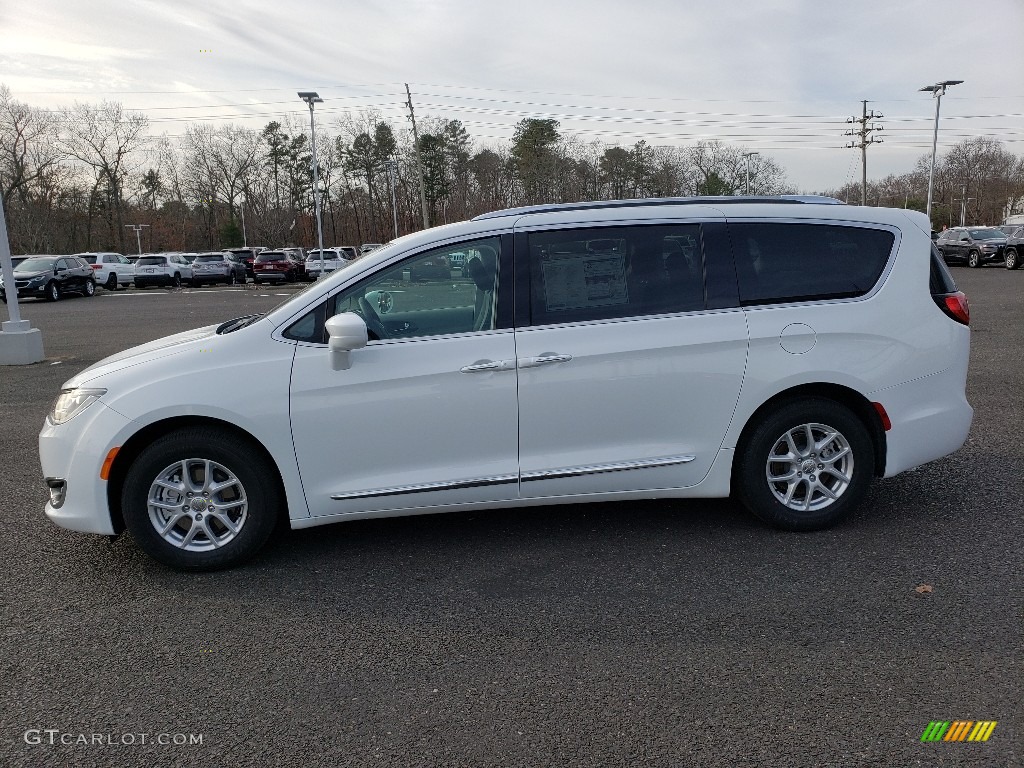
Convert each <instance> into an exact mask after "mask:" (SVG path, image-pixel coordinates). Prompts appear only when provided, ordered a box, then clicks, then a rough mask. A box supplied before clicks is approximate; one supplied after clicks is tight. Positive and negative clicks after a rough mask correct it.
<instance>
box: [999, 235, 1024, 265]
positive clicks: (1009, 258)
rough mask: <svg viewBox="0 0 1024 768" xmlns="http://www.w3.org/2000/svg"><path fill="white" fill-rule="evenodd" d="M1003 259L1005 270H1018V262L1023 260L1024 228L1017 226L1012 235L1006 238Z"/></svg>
mask: <svg viewBox="0 0 1024 768" xmlns="http://www.w3.org/2000/svg"><path fill="white" fill-rule="evenodd" d="M1003 259H1004V263H1005V264H1006V268H1007V269H1020V262H1021V260H1024V227H1022V226H1018V227H1017V229H1016V230H1014V232H1013V234H1012V235H1010V236H1009V237H1008V238H1006V247H1005V248H1004V249H1003Z"/></svg>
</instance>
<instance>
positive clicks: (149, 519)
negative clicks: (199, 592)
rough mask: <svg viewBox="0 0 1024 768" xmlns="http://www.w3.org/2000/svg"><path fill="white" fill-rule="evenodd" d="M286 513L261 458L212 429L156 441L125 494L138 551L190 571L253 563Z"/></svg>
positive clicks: (137, 463) (270, 472)
mask: <svg viewBox="0 0 1024 768" xmlns="http://www.w3.org/2000/svg"><path fill="white" fill-rule="evenodd" d="M281 507H282V501H281V491H280V488H279V484H278V480H277V473H276V471H275V470H274V468H273V467H272V466H271V465H270V463H269V462H268V461H267V460H266V459H264V458H263V456H262V454H261V452H259V451H254V450H253V446H252V445H250V444H248V443H247V442H246V441H240V440H238V439H237V438H236V437H235V436H233V435H231V434H229V433H227V432H225V431H222V430H219V429H216V428H212V427H189V428H186V429H179V430H176V431H174V432H171V433H169V434H167V435H164V436H163V437H161V438H158V439H157V440H155V441H154V442H153V443H152V444H151V445H149V447H147V448H146V449H145V450H143V452H142V453H141V454H139V456H138V458H136V459H135V461H134V462H133V463H132V465H131V467H130V468H129V470H128V475H127V476H126V478H125V482H124V486H123V487H122V491H121V508H122V511H123V514H124V519H125V524H126V525H127V527H128V530H129V531H130V532H131V534H132V537H133V538H134V539H135V541H136V543H137V544H138V545H139V547H140V548H141V549H142V550H143V551H144V552H146V554H148V555H150V556H151V557H152V558H153V559H155V560H158V561H159V562H161V563H163V564H165V565H169V566H171V567H172V568H177V569H179V570H186V571H206V570H215V569H218V568H227V567H230V566H234V565H238V564H240V563H242V562H244V561H246V560H248V559H249V558H251V557H252V556H253V555H255V554H256V553H257V552H258V551H259V550H260V548H262V547H263V545H264V544H265V543H266V541H267V539H268V538H269V537H270V534H271V533H272V532H273V530H274V527H275V525H276V523H277V516H278V513H279V511H280V510H281Z"/></svg>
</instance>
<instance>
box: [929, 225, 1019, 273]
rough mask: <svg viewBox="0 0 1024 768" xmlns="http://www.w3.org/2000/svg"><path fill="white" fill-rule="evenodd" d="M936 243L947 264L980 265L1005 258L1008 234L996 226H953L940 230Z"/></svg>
mask: <svg viewBox="0 0 1024 768" xmlns="http://www.w3.org/2000/svg"><path fill="white" fill-rule="evenodd" d="M935 244H936V246H938V248H939V252H940V253H941V254H942V258H943V259H945V260H946V263H947V264H950V263H954V264H961V263H962V264H966V265H967V266H969V267H980V266H981V265H982V264H987V263H988V262H990V261H1002V260H1003V247H1004V246H1005V245H1006V235H1004V234H1003V233H1002V232H1000V231H999V230H998V229H995V228H994V227H953V228H951V229H947V230H945V231H943V232H940V233H939V239H938V240H937V241H936V242H935Z"/></svg>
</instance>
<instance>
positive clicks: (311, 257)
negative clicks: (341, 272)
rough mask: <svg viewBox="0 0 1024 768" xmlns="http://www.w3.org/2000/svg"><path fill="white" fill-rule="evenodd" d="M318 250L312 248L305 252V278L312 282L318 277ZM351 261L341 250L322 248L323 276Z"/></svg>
mask: <svg viewBox="0 0 1024 768" xmlns="http://www.w3.org/2000/svg"><path fill="white" fill-rule="evenodd" d="M320 258H321V257H320V250H319V249H317V248H313V249H312V250H310V251H307V252H306V276H307V277H309V278H310V279H312V280H316V279H317V278H319V277H320ZM351 260H352V259H351V258H350V257H349V255H348V254H347V253H346V252H344V251H343V250H342V249H341V248H324V251H323V268H324V274H325V275H327V274H330V273H331V272H333V271H334V270H336V269H339V268H341V267H343V266H345V265H346V264H348V263H349V261H351Z"/></svg>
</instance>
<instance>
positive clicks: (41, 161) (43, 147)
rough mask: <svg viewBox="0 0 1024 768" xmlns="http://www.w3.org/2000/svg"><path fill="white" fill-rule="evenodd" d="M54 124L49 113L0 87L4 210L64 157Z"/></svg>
mask: <svg viewBox="0 0 1024 768" xmlns="http://www.w3.org/2000/svg"><path fill="white" fill-rule="evenodd" d="M56 138H57V123H56V121H55V120H54V119H53V117H52V115H51V113H49V112H45V111H43V110H41V109H37V108H35V107H31V106H29V105H28V104H25V103H23V102H20V101H16V100H15V99H13V98H12V97H11V91H10V89H9V88H8V87H7V86H6V85H0V197H2V199H3V203H4V207H5V208H8V207H9V206H10V203H11V199H12V198H13V197H14V195H15V194H19V195H21V196H22V198H23V199H24V198H25V197H26V196H27V193H28V189H29V186H30V185H31V184H32V183H33V182H36V181H39V180H41V179H42V178H43V177H44V176H45V175H46V174H47V173H49V172H51V171H53V170H55V169H56V167H57V166H58V165H59V163H60V162H61V160H62V159H63V157H64V155H63V153H62V152H61V151H60V148H59V147H58V146H57V143H56Z"/></svg>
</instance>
